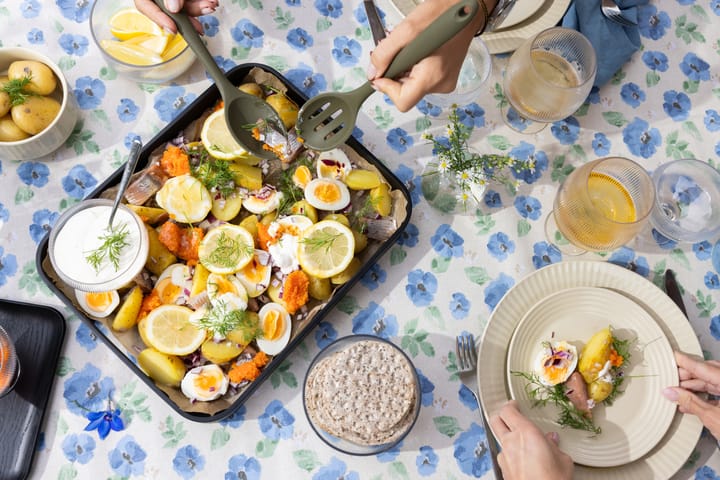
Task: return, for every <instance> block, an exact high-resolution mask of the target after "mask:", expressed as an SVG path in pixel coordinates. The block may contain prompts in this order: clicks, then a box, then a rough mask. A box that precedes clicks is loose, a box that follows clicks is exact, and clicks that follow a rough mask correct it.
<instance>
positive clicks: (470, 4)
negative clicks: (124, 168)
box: [156, 0, 479, 78]
mask: <svg viewBox="0 0 720 480" xmlns="http://www.w3.org/2000/svg"><path fill="white" fill-rule="evenodd" d="M156 1H162V0H156ZM477 2H478V0H461V2H460V3H457V4H455V5H453V6H452V7H450V8H448V9H447V10H446V11H445V12H444V13H443V14H442V15H440V16H439V17H437V18H436V19H435V20H434V21H433V22H432V23H431V24H430V25H428V27H427V28H426V29H425V30H423V31H422V32H421V33H420V34H419V35H418V36H417V37H415V38H414V39H413V40H412V41H411V42H410V43H408V44H407V45H406V46H405V47H404V48H403V49H402V50H400V52H398V54H397V55H395V58H394V59H393V61H392V63H390V66H389V67H388V69H387V71H386V72H385V73H384V74H383V76H384V77H386V78H395V77H397V76H398V75H400V74H401V73H403V72H405V71H407V70H408V69H409V68H410V67H412V66H413V65H415V64H416V63H417V62H419V61H420V60H422V59H423V58H425V57H427V56H428V55H430V54H431V53H433V52H434V51H435V50H437V49H438V48H440V47H441V46H442V45H444V44H445V42H447V41H448V40H450V39H451V38H452V37H454V36H455V35H456V34H457V33H458V32H459V31H460V30H462V29H463V28H465V27H466V26H467V25H468V24H469V23H470V22H471V21H472V19H473V18H474V17H475V15H476V14H477V11H478V8H479V7H478V3H477Z"/></svg>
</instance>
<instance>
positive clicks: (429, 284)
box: [405, 269, 438, 307]
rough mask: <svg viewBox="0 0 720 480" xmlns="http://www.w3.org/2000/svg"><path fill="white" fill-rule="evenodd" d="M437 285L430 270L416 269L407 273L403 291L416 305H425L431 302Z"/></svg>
mask: <svg viewBox="0 0 720 480" xmlns="http://www.w3.org/2000/svg"><path fill="white" fill-rule="evenodd" d="M437 287H438V284H437V279H436V278H435V275H433V274H432V272H424V271H422V270H420V269H417V270H413V271H411V272H410V273H408V284H407V285H405V293H406V294H407V296H408V298H409V299H410V300H411V301H412V302H413V305H415V306H416V307H427V306H428V305H430V304H431V303H432V301H433V298H434V297H435V293H436V292H437Z"/></svg>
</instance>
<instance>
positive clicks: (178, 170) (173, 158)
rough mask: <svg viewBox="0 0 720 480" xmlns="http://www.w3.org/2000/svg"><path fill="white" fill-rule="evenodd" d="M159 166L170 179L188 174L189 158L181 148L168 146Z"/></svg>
mask: <svg viewBox="0 0 720 480" xmlns="http://www.w3.org/2000/svg"><path fill="white" fill-rule="evenodd" d="M160 166H161V167H162V169H163V171H164V172H165V173H167V174H168V175H169V176H171V177H177V176H180V175H185V174H187V173H190V158H189V157H188V154H187V153H185V151H183V149H182V148H180V147H176V146H175V145H170V146H169V147H168V148H166V149H165V151H164V152H163V154H162V158H161V159H160Z"/></svg>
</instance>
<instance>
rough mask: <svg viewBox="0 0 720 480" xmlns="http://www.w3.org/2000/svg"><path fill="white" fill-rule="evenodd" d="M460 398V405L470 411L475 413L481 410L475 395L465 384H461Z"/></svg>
mask: <svg viewBox="0 0 720 480" xmlns="http://www.w3.org/2000/svg"><path fill="white" fill-rule="evenodd" d="M458 398H459V399H460V403H462V404H463V405H465V406H466V407H467V408H468V409H470V411H475V410H477V409H478V408H479V407H478V402H477V398H475V394H474V393H473V392H472V390H470V389H469V388H468V387H466V386H465V385H464V384H463V383H460V390H458Z"/></svg>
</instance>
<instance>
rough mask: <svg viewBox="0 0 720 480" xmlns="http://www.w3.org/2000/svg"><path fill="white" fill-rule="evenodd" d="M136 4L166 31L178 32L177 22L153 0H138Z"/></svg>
mask: <svg viewBox="0 0 720 480" xmlns="http://www.w3.org/2000/svg"><path fill="white" fill-rule="evenodd" d="M135 6H136V7H137V9H138V10H140V11H141V12H142V13H143V14H144V15H145V16H146V17H148V18H149V19H150V20H152V21H153V22H155V23H157V24H158V25H159V26H160V27H162V29H163V30H165V31H166V32H172V33H177V27H176V26H175V22H173V21H172V18H170V17H169V16H167V15H166V14H165V12H163V11H162V10H161V9H160V7H158V6H157V5H155V3H154V2H153V1H152V0H136V1H135Z"/></svg>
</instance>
